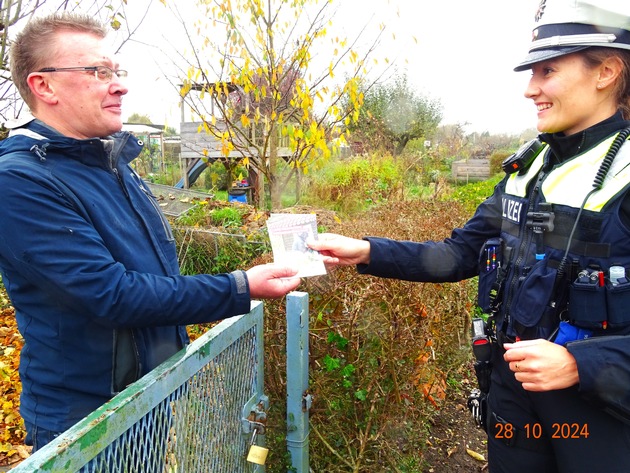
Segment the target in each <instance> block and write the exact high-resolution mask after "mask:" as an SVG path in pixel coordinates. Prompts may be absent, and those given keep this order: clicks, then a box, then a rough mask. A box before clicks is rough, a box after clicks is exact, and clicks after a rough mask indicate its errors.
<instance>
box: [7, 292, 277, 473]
mask: <svg viewBox="0 0 630 473" xmlns="http://www.w3.org/2000/svg"><path fill="white" fill-rule="evenodd" d="M263 356H264V355H263V306H262V303H260V302H255V303H254V304H253V305H252V311H251V312H250V313H249V314H245V315H241V316H238V317H233V318H230V319H226V320H224V321H222V322H221V323H220V324H218V325H217V326H215V327H214V328H212V329H211V330H210V331H208V332H207V333H205V334H204V335H203V336H202V337H200V338H199V339H197V340H195V341H194V342H193V343H191V344H190V345H189V346H188V347H187V348H186V349H184V350H182V351H181V352H180V353H178V354H176V355H175V356H173V357H172V358H170V359H169V360H167V361H165V362H164V363H163V364H161V365H160V366H159V367H157V368H156V369H155V370H153V371H152V372H151V373H149V374H148V375H147V376H145V377H144V378H142V379H141V380H139V381H138V382H136V383H134V384H132V385H131V386H129V387H128V388H127V389H125V390H124V391H123V392H122V393H120V394H119V395H118V396H116V397H115V398H113V399H112V400H111V401H110V402H108V403H107V404H105V405H103V406H102V407H100V408H99V409H97V410H96V411H94V412H93V413H91V414H90V415H89V416H88V417H86V418H85V419H83V420H82V421H80V422H79V423H77V424H76V425H75V426H73V427H72V428H70V429H69V430H68V431H66V432H65V433H64V434H63V435H61V436H60V437H58V438H57V439H55V440H54V441H53V442H51V443H50V444H48V445H46V446H45V447H44V448H42V449H41V450H39V451H38V452H37V453H35V454H34V455H32V456H31V457H30V458H29V459H27V460H25V461H24V462H22V463H21V464H19V465H18V466H17V467H15V468H14V469H13V470H12V473H20V472H33V471H50V472H55V473H57V472H90V473H97V472H98V473H104V472H110V473H143V472H146V473H175V472H178V473H208V472H212V473H223V472H225V473H237V472H244V473H249V472H259V471H264V467H262V466H258V465H255V464H253V463H248V462H247V460H246V456H247V452H248V449H249V440H250V438H251V437H252V434H253V432H254V430H256V431H257V432H259V433H260V432H262V431H263V430H264V429H263V427H264V421H265V410H266V408H267V400H266V398H265V396H264V395H263ZM261 442H264V436H262V435H258V436H257V444H258V445H260V444H261Z"/></svg>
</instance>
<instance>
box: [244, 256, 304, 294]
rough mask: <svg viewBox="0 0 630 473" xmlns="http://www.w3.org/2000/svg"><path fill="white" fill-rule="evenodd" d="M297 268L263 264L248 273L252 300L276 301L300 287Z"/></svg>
mask: <svg viewBox="0 0 630 473" xmlns="http://www.w3.org/2000/svg"><path fill="white" fill-rule="evenodd" d="M297 272H298V270H297V268H290V267H288V266H277V265H275V264H261V265H258V266H254V267H253V268H251V269H248V270H247V271H246V274H247V281H248V282H249V296H250V298H252V299H275V298H277V297H282V296H284V295H285V294H286V293H288V292H291V291H292V290H294V289H295V288H296V287H298V286H299V285H300V282H301V279H300V278H298V277H296V276H295V275H296V274H297Z"/></svg>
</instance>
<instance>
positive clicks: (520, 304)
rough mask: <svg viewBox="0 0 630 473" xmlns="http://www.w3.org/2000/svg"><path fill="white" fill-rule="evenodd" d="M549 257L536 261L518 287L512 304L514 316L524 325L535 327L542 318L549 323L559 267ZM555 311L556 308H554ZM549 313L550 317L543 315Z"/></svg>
mask: <svg viewBox="0 0 630 473" xmlns="http://www.w3.org/2000/svg"><path fill="white" fill-rule="evenodd" d="M553 266H554V262H552V261H551V260H550V259H549V258H545V259H544V260H542V261H539V262H538V263H536V264H535V265H534V266H533V267H532V268H531V270H530V271H529V273H528V274H527V275H526V276H525V277H523V278H522V279H521V280H520V282H519V286H518V288H517V289H516V297H514V300H513V301H512V304H511V305H510V314H512V318H513V319H514V320H515V321H516V322H518V323H519V324H521V325H522V326H523V327H527V328H530V327H535V326H536V325H538V324H539V323H540V322H541V320H542V321H544V325H548V323H547V321H546V320H545V319H546V318H548V317H550V315H548V312H549V309H550V308H549V303H550V301H551V299H552V296H553V292H554V288H555V281H556V274H557V270H556V269H557V267H553ZM552 309H553V310H554V311H555V309H554V308H552ZM544 315H547V316H548V317H543V316H544Z"/></svg>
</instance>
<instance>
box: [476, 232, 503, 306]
mask: <svg viewBox="0 0 630 473" xmlns="http://www.w3.org/2000/svg"><path fill="white" fill-rule="evenodd" d="M503 253H504V243H503V238H500V237H497V238H491V239H490V240H488V241H486V243H485V244H484V245H483V247H482V248H481V252H480V253H479V286H478V291H477V304H478V305H479V307H481V309H482V310H483V312H485V313H487V314H488V313H491V303H492V302H493V300H492V298H493V297H494V298H496V297H498V294H497V293H498V289H497V288H496V287H495V283H496V282H497V278H498V276H499V274H500V272H501V270H502V268H503V267H504V261H503V256H504V255H503Z"/></svg>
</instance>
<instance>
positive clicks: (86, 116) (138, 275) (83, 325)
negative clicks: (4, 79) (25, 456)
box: [0, 14, 300, 450]
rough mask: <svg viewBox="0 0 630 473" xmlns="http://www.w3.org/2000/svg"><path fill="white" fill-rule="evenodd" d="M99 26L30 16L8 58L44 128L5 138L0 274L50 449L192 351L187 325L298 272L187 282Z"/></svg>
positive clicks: (264, 292) (0, 158) (285, 284)
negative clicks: (140, 169)
mask: <svg viewBox="0 0 630 473" xmlns="http://www.w3.org/2000/svg"><path fill="white" fill-rule="evenodd" d="M106 33H107V32H106V30H105V28H104V27H103V26H102V25H100V24H99V23H97V22H96V21H95V20H94V19H92V18H89V17H84V16H78V15H72V14H58V15H52V16H49V17H46V18H40V19H34V20H32V21H31V22H30V23H29V24H28V25H27V26H26V27H25V29H24V30H23V31H22V33H20V35H19V36H18V37H17V38H16V40H15V42H14V44H13V46H12V50H11V72H12V75H13V80H14V82H15V84H16V86H17V88H18V90H19V91H20V94H21V95H22V97H23V98H24V100H25V102H26V103H27V104H28V106H29V107H30V109H31V112H32V114H33V116H34V117H35V119H34V120H32V121H30V122H29V123H27V124H26V125H24V126H22V127H19V128H16V129H14V130H12V131H11V135H10V137H9V138H8V139H6V140H5V141H3V142H2V143H0V199H1V201H2V206H0V221H2V223H3V224H2V226H1V228H0V272H1V274H2V278H3V282H4V284H5V286H6V289H7V292H8V293H9V296H10V297H11V300H12V302H13V305H14V307H15V311H16V317H17V321H18V326H19V329H20V331H21V333H22V335H23V336H24V339H25V345H24V349H23V351H22V357H21V362H20V376H21V379H22V386H23V392H22V398H21V414H22V416H23V418H24V421H25V424H26V429H27V443H28V444H30V443H32V444H33V446H34V450H37V449H39V448H41V447H42V446H43V445H45V444H46V443H48V442H49V441H50V440H52V438H54V437H55V436H56V435H58V434H59V433H61V432H63V431H64V430H66V429H68V428H69V427H70V426H72V425H73V424H74V423H76V422H77V421H78V420H80V419H82V418H83V417H85V415H87V414H88V413H90V412H91V411H93V410H94V409H95V408H97V407H99V406H100V405H102V404H103V403H104V402H106V401H107V400H108V399H110V398H111V397H112V396H114V395H115V394H116V393H118V392H120V391H121V390H122V389H124V388H125V387H126V386H127V385H128V384H129V383H131V382H133V381H135V380H137V379H139V378H140V377H141V376H143V375H144V374H146V373H147V372H149V371H150V370H151V369H153V368H155V367H156V366H157V365H158V364H159V363H161V362H162V361H164V360H166V359H167V358H168V357H170V356H171V355H173V354H174V353H176V352H177V351H178V350H180V349H181V348H182V347H184V345H185V344H186V343H187V342H188V337H187V335H186V331H185V328H184V327H183V325H186V324H194V323H200V322H210V321H213V320H218V319H222V318H225V317H231V316H234V315H237V314H242V313H246V312H249V310H250V302H251V298H271V297H280V296H282V295H284V294H286V293H287V292H289V291H291V290H293V289H295V288H296V287H297V286H298V284H299V282H300V280H299V278H297V277H295V276H294V275H295V274H296V270H294V269H292V268H287V267H276V266H273V265H263V266H257V267H254V268H251V269H250V270H248V271H247V272H243V271H235V272H234V273H231V274H220V275H215V276H211V275H197V276H181V275H180V274H179V269H178V263H177V255H176V250H175V245H174V240H173V236H172V234H171V231H170V227H169V225H168V222H167V221H166V220H165V218H164V216H163V215H162V213H161V212H160V210H159V206H157V204H156V201H155V199H154V197H153V196H152V195H151V193H150V192H149V190H148V189H147V188H146V187H145V185H144V184H143V182H142V181H141V179H140V178H139V177H138V176H137V174H136V173H135V172H134V171H133V170H132V169H131V167H130V166H129V162H130V161H131V160H133V159H134V158H135V157H136V156H137V155H138V153H139V152H140V150H141V148H142V143H141V142H139V141H137V140H136V139H135V138H133V137H132V136H131V135H129V134H127V133H121V132H120V130H121V128H122V120H121V105H122V98H123V96H124V95H125V94H126V93H127V88H126V86H125V84H124V80H123V79H124V77H125V76H126V72H125V71H123V70H121V69H119V65H118V63H117V62H116V61H115V59H114V56H113V55H112V54H111V53H110V52H109V50H108V49H107V47H106V44H107V42H106Z"/></svg>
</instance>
